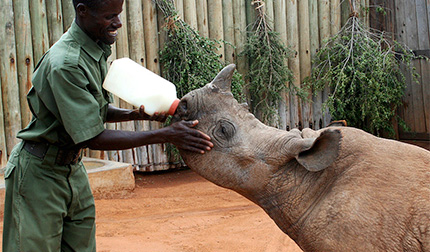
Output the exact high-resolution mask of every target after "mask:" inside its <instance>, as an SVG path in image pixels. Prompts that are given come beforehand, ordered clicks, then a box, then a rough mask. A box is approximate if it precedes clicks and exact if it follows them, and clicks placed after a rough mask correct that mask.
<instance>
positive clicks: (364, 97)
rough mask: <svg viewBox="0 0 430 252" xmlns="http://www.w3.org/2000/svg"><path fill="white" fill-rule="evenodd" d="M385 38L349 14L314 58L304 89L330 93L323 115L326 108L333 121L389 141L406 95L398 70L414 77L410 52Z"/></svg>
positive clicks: (403, 77)
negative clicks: (385, 134) (326, 89)
mask: <svg viewBox="0 0 430 252" xmlns="http://www.w3.org/2000/svg"><path fill="white" fill-rule="evenodd" d="M384 35H385V34H384V33H381V32H377V31H370V29H368V28H366V27H365V26H364V25H363V24H362V23H361V21H360V20H359V18H358V14H357V13H356V12H354V11H352V14H351V17H350V18H349V19H348V21H347V23H346V24H345V26H344V27H343V28H342V29H341V30H340V31H339V33H338V34H336V35H335V36H333V37H331V38H330V39H329V40H328V42H327V43H326V44H325V45H324V46H322V48H320V50H319V51H318V53H317V54H316V58H315V60H314V67H313V71H312V76H311V78H310V79H309V80H308V81H307V86H308V87H310V88H312V89H313V90H314V91H315V92H317V91H320V90H322V89H324V87H325V86H326V85H328V86H329V87H330V88H331V91H332V92H331V94H330V95H329V98H328V100H327V101H326V102H325V104H324V109H325V108H327V107H328V109H329V111H330V114H331V116H332V117H333V119H334V120H341V119H344V120H346V121H347V122H348V125H350V126H354V127H357V128H361V129H363V130H366V131H368V132H370V133H373V134H379V133H380V132H382V131H385V132H388V133H390V134H391V135H392V136H393V135H394V128H393V125H392V119H393V118H394V117H395V115H396V113H395V112H396V109H397V107H398V106H399V105H400V103H401V98H402V96H403V94H404V89H405V76H404V74H403V73H402V71H401V66H402V65H403V66H405V67H406V68H408V69H409V70H411V72H412V74H413V76H414V79H415V80H417V78H416V77H417V74H416V71H415V69H414V68H413V66H412V65H411V60H412V59H413V58H414V55H413V54H412V53H411V51H410V50H407V49H406V48H405V47H404V46H401V45H400V44H399V43H397V42H392V41H390V40H388V39H386V38H385V36H384ZM396 52H397V53H396Z"/></svg>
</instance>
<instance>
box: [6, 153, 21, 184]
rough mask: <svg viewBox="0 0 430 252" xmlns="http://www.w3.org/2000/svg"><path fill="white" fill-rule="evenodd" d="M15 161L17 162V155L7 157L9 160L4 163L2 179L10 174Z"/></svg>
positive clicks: (13, 168) (15, 163)
mask: <svg viewBox="0 0 430 252" xmlns="http://www.w3.org/2000/svg"><path fill="white" fill-rule="evenodd" d="M17 162H18V157H17V156H11V157H10V158H9V161H8V162H7V163H6V168H5V170H4V179H8V178H9V177H10V176H11V175H12V173H13V171H14V170H15V167H16V165H17Z"/></svg>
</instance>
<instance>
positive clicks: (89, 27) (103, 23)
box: [81, 0, 124, 45]
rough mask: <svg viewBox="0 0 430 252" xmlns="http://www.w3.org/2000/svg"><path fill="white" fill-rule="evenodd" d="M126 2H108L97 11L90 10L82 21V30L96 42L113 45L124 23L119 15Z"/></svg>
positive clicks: (118, 0)
mask: <svg viewBox="0 0 430 252" xmlns="http://www.w3.org/2000/svg"><path fill="white" fill-rule="evenodd" d="M123 3H124V0H108V1H105V3H104V4H102V6H100V7H99V8H97V9H91V10H88V12H87V15H86V16H85V18H84V19H82V23H81V24H82V27H81V28H82V29H83V30H84V31H85V32H86V33H87V34H88V36H90V37H91V38H92V39H93V40H94V41H96V42H99V41H101V42H103V43H105V44H108V45H111V44H113V43H114V42H115V40H116V37H117V35H118V29H119V28H121V26H122V23H121V20H120V18H119V14H120V13H121V12H122V5H123Z"/></svg>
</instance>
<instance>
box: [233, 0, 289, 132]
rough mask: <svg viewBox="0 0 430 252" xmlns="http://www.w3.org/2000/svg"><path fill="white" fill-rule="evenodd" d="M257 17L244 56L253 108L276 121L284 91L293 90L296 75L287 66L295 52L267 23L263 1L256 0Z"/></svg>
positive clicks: (263, 117)
mask: <svg viewBox="0 0 430 252" xmlns="http://www.w3.org/2000/svg"><path fill="white" fill-rule="evenodd" d="M253 3H254V4H256V5H257V7H256V10H257V18H256V20H255V23H254V24H253V27H252V31H253V32H252V33H251V34H250V35H249V36H248V40H247V43H246V45H245V49H244V51H243V52H242V53H241V55H245V56H247V57H248V60H249V62H250V66H249V71H248V74H247V75H246V79H247V80H248V83H249V84H248V85H247V88H248V90H249V95H250V99H251V111H252V113H254V114H255V115H256V116H257V118H259V119H260V120H261V121H262V122H263V123H266V124H273V123H275V124H276V121H274V120H273V118H276V117H277V115H278V114H277V107H278V104H279V102H280V101H281V100H282V98H283V97H282V93H284V92H288V91H290V90H289V88H288V83H289V82H290V81H292V79H293V74H292V72H291V70H290V69H289V68H288V66H287V62H288V58H290V57H291V56H292V55H293V53H292V50H290V49H289V48H287V47H286V46H285V45H284V44H283V43H282V41H281V39H280V38H279V34H278V33H276V32H274V31H273V30H272V28H271V27H270V25H269V24H268V22H267V16H266V14H265V12H264V8H262V7H263V5H264V2H262V1H255V2H253Z"/></svg>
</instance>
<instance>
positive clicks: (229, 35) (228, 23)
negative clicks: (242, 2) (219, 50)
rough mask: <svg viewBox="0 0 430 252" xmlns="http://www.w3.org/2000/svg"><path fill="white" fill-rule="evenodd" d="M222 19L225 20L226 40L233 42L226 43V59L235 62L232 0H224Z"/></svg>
mask: <svg viewBox="0 0 430 252" xmlns="http://www.w3.org/2000/svg"><path fill="white" fill-rule="evenodd" d="M222 20H223V24H224V25H223V33H224V41H226V42H228V43H231V45H229V44H226V45H225V52H224V55H225V61H226V63H233V62H234V59H235V55H234V48H233V46H234V24H233V2H232V1H231V0H222Z"/></svg>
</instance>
